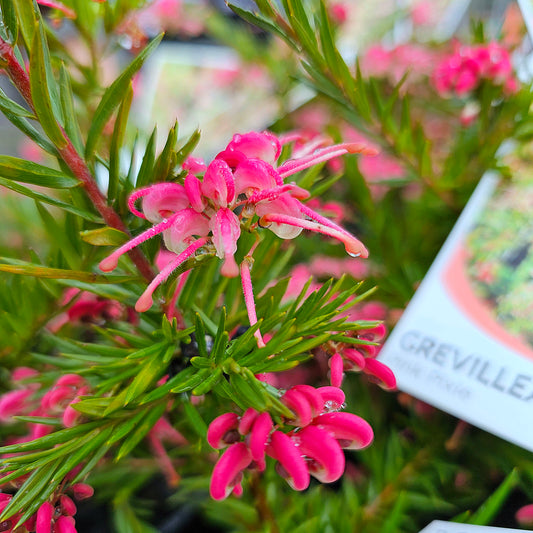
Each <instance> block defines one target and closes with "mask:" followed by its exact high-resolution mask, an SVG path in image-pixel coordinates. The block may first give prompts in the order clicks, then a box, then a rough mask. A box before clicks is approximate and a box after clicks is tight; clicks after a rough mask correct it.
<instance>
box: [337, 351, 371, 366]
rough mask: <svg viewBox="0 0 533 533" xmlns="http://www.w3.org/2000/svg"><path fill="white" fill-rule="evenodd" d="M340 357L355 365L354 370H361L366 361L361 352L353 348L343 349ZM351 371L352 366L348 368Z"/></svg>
mask: <svg viewBox="0 0 533 533" xmlns="http://www.w3.org/2000/svg"><path fill="white" fill-rule="evenodd" d="M342 355H343V356H344V358H345V359H347V360H348V361H349V362H350V363H353V365H355V369H357V370H362V369H363V368H365V365H366V360H365V356H364V355H363V354H362V353H361V352H358V351H357V350H354V349H353V348H344V350H343V351H342ZM352 369H353V366H352V367H351V368H350V370H352Z"/></svg>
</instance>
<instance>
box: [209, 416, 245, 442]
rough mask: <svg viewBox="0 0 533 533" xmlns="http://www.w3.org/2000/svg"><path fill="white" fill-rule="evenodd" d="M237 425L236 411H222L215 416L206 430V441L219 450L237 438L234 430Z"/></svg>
mask: <svg viewBox="0 0 533 533" xmlns="http://www.w3.org/2000/svg"><path fill="white" fill-rule="evenodd" d="M238 425H239V417H238V416H237V414H236V413H224V414H223V415H220V416H217V417H216V418H215V419H214V420H213V421H212V422H211V424H209V428H208V430H207V442H208V443H209V445H210V446H211V447H212V448H215V449H216V450H220V449H221V448H225V447H226V446H228V444H232V443H233V442H235V440H236V439H237V440H238V439H239V436H238V434H236V433H237V432H236V431H235V430H236V429H237V427H238Z"/></svg>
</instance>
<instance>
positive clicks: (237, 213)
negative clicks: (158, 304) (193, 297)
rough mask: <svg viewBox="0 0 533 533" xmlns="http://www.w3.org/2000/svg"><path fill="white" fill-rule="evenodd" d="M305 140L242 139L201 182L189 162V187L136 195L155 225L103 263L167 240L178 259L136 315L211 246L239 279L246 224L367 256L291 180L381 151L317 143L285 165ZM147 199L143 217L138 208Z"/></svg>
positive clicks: (110, 265) (104, 265)
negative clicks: (291, 147) (311, 235)
mask: <svg viewBox="0 0 533 533" xmlns="http://www.w3.org/2000/svg"><path fill="white" fill-rule="evenodd" d="M297 139H300V136H299V135H296V136H291V135H287V136H284V137H279V138H278V137H276V136H275V135H273V134H272V133H270V132H263V133H257V132H250V133H246V134H242V135H241V134H236V135H234V136H233V139H232V140H231V142H230V143H229V144H228V145H227V147H226V148H225V149H224V150H223V151H222V152H220V153H219V154H218V155H217V156H216V158H215V159H214V160H213V161H211V163H209V165H207V167H206V168H205V174H204V176H203V177H202V179H200V177H198V176H196V175H194V174H193V172H192V170H193V169H198V170H200V169H203V168H204V167H203V166H201V165H196V164H191V161H190V160H189V163H188V164H187V169H188V170H189V171H190V173H189V174H188V175H187V176H186V178H185V180H184V184H183V185H181V184H179V183H169V182H165V183H158V184H155V185H152V186H150V187H146V188H143V189H139V190H137V191H135V192H134V193H133V194H132V195H131V196H130V198H129V202H128V205H129V208H130V210H131V211H132V213H134V214H135V215H137V216H139V217H142V218H146V219H148V220H149V221H150V222H152V223H153V224H154V225H153V226H152V227H151V228H149V229H148V230H146V231H144V232H143V233H141V234H140V235H138V236H137V237H135V238H133V239H132V240H130V241H129V242H127V243H126V244H124V245H123V246H121V247H120V248H118V249H117V250H115V251H114V252H113V253H112V254H111V255H109V256H108V257H107V258H105V259H104V260H103V261H101V263H100V269H101V270H103V271H105V272H108V271H111V270H113V269H115V268H116V266H117V265H118V260H119V258H120V257H121V256H122V255H123V254H124V253H126V252H128V251H129V250H131V249H133V248H134V247H136V246H138V245H139V244H141V243H142V242H144V241H146V240H148V239H150V238H152V237H154V236H156V235H158V234H162V235H163V239H164V242H165V244H166V246H167V248H168V249H169V250H171V251H172V252H175V253H176V254H177V256H175V258H174V259H173V260H171V261H169V262H168V263H167V264H166V266H164V268H163V269H162V270H161V272H160V273H159V274H158V276H156V277H155V278H154V280H153V281H152V282H151V283H150V284H149V286H148V287H147V289H146V291H145V292H144V293H143V294H142V295H141V297H140V298H139V300H138V301H137V305H136V310H137V311H146V310H148V309H149V308H150V306H151V305H152V294H153V292H154V291H155V289H156V288H157V287H158V286H159V285H160V284H161V283H163V282H164V281H165V280H166V279H167V278H168V277H169V275H170V274H171V273H172V272H173V271H174V270H175V269H176V268H178V267H179V266H180V265H181V264H182V263H183V262H184V261H186V260H187V259H189V258H191V257H193V256H194V255H195V254H196V253H197V251H198V252H199V250H200V249H201V248H202V247H203V246H204V245H212V246H214V248H215V251H216V255H217V256H218V257H219V258H220V259H222V260H223V264H222V268H221V273H222V275H224V276H226V277H235V276H237V275H239V266H238V265H237V263H236V261H235V258H234V255H235V253H236V251H237V244H238V241H239V238H240V235H241V224H243V223H244V224H246V228H247V230H248V231H257V230H258V228H260V227H267V228H269V229H270V230H271V231H273V232H274V233H276V235H278V236H279V237H281V238H283V239H293V238H295V237H296V236H298V235H299V234H300V233H301V232H302V230H303V229H307V230H310V231H315V232H318V233H322V234H324V235H327V236H330V237H333V238H336V239H337V240H339V241H341V242H342V243H343V244H344V246H345V249H346V251H347V252H348V253H349V254H350V255H352V256H360V257H367V256H368V251H367V250H366V248H365V247H364V246H363V244H362V243H361V242H360V241H359V240H358V239H356V238H355V237H354V236H353V235H351V234H350V233H349V232H348V231H346V230H345V229H343V228H342V227H340V226H339V225H337V224H336V223H335V222H333V221H331V220H330V219H328V218H326V217H324V216H322V215H320V214H319V213H317V212H316V211H314V210H312V209H311V208H310V207H309V206H308V205H306V204H304V203H302V201H301V200H305V199H306V198H307V197H308V196H309V193H308V192H307V191H305V190H303V189H301V188H300V187H298V186H296V185H295V184H294V183H285V179H286V178H288V177H289V176H292V175H293V174H295V173H296V172H299V171H301V170H305V169H306V168H309V167H311V166H313V165H315V164H318V163H321V162H325V161H328V160H330V159H332V158H335V157H338V156H340V155H343V154H346V153H374V150H373V149H367V148H366V147H365V146H364V145H363V144H361V143H345V144H339V145H333V146H327V147H322V148H320V147H319V146H321V145H322V144H323V143H324V141H323V139H322V140H320V142H319V143H318V144H317V143H315V142H312V143H310V146H309V147H308V149H305V147H302V148H301V149H300V150H299V157H295V158H293V159H289V160H287V161H285V162H283V163H281V164H279V165H277V159H278V158H279V157H280V154H281V148H282V145H283V144H284V143H288V142H292V141H295V140H297ZM138 200H142V211H139V210H138V209H137V206H136V202H137V201H138ZM257 244H258V241H257V242H256V244H254V245H253V246H252V249H251V250H250V251H249V252H248V254H247V255H246V256H245V259H244V262H243V263H242V264H241V268H240V274H241V277H242V281H243V292H244V297H245V302H246V308H247V311H248V316H249V320H250V324H252V325H253V324H255V323H256V322H257V317H256V315H255V303H254V298H253V291H252V284H251V278H250V275H249V274H250V267H251V264H252V262H253V257H252V255H253V251H254V250H255V247H256V246H257ZM256 337H257V341H258V344H259V346H262V345H264V343H263V340H262V337H261V333H260V332H257V334H256Z"/></svg>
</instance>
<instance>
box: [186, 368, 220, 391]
mask: <svg viewBox="0 0 533 533" xmlns="http://www.w3.org/2000/svg"><path fill="white" fill-rule="evenodd" d="M221 377H222V369H221V368H220V367H216V368H215V369H214V370H213V372H212V374H211V375H210V376H209V377H208V378H207V379H206V380H204V381H203V383H201V384H200V385H198V386H197V387H195V388H194V389H193V390H192V393H193V395H194V396H201V395H202V394H207V393H208V392H210V391H211V389H212V388H213V387H215V385H216V384H217V383H218V382H219V381H220V378H221Z"/></svg>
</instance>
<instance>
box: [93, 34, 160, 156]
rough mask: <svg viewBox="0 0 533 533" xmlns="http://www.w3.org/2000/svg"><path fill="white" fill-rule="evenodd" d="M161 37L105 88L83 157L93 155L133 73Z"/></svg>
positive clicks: (154, 40) (153, 41)
mask: <svg viewBox="0 0 533 533" xmlns="http://www.w3.org/2000/svg"><path fill="white" fill-rule="evenodd" d="M162 38H163V34H160V35H158V36H157V37H156V38H155V39H153V40H152V42H151V43H150V44H149V45H148V46H146V47H145V48H144V49H143V51H142V52H141V53H140V54H139V55H138V56H137V57H136V58H135V59H134V60H133V61H132V62H131V63H130V64H129V65H128V66H127V67H126V69H125V70H124V71H123V72H122V74H121V75H120V76H119V77H118V78H117V79H116V80H115V81H114V82H113V83H112V84H111V85H110V86H109V87H108V88H107V90H106V91H105V93H104V96H103V97H102V100H101V101H100V103H99V104H98V107H97V108H96V111H95V113H94V118H93V121H92V123H91V127H90V129H89V133H88V135H87V144H86V146H85V157H86V158H87V159H90V158H92V157H93V156H94V152H95V150H96V144H97V142H98V140H99V138H100V137H101V134H102V131H103V129H104V126H105V125H106V123H107V121H108V120H109V118H110V117H111V114H112V113H113V110H114V109H115V108H116V107H117V106H118V105H119V103H120V102H122V100H123V98H124V93H125V92H126V91H127V88H128V86H129V84H130V82H131V79H132V77H133V75H134V74H135V73H136V72H137V71H138V70H139V69H140V68H141V67H142V65H143V63H144V61H145V60H146V59H147V57H148V56H149V55H150V54H151V53H152V52H153V51H154V50H155V48H156V47H157V45H158V44H159V43H160V41H161V39H162Z"/></svg>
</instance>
